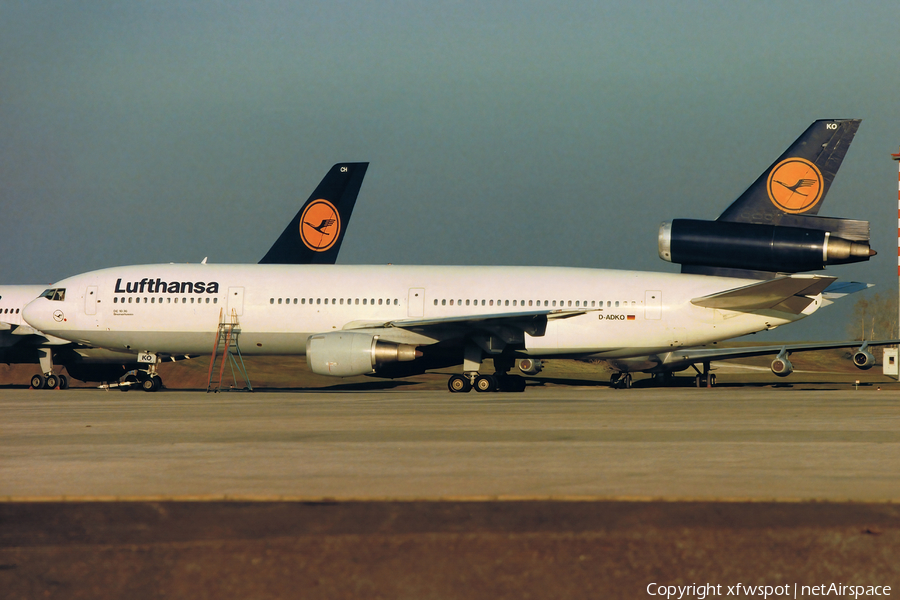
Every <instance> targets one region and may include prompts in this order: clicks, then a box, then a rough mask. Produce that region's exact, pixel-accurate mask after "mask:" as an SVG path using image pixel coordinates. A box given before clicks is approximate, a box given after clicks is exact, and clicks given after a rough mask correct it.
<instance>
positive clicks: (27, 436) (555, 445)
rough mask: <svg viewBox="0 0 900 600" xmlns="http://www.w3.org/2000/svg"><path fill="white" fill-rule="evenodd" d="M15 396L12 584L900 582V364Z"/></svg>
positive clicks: (551, 590)
mask: <svg viewBox="0 0 900 600" xmlns="http://www.w3.org/2000/svg"><path fill="white" fill-rule="evenodd" d="M0 411H2V415H3V417H2V419H0V500H6V501H5V502H2V501H0V590H3V592H2V593H0V596H2V597H4V598H9V599H10V600H14V599H20V598H21V599H31V598H50V599H57V598H58V599H61V600H62V599H65V600H77V599H80V598H86V599H87V598H90V599H92V600H107V599H108V600H114V599H119V598H131V599H134V600H142V599H144V598H146V599H148V600H149V599H157V598H163V597H170V598H216V599H217V600H221V599H231V598H234V599H239V598H240V599H243V598H293V597H302V598H449V599H456V598H459V599H460V600H462V599H465V600H481V599H484V600H488V599H490V600H497V599H502V598H510V599H512V598H591V599H594V598H613V599H615V598H622V599H633V598H644V597H646V598H650V597H659V596H660V595H663V596H665V595H666V594H667V593H673V594H675V595H673V596H672V597H677V595H678V594H679V593H682V597H683V598H696V599H700V598H706V597H713V596H720V595H732V596H734V597H739V598H750V597H757V596H761V595H763V593H764V592H765V593H767V594H768V596H767V597H796V598H811V597H817V596H820V595H822V593H821V591H822V589H824V588H817V587H816V586H821V585H825V586H829V585H843V584H852V585H855V586H862V589H863V590H864V593H869V594H871V593H877V594H879V595H881V596H884V595H887V594H894V595H896V592H897V590H898V589H900V562H898V561H897V556H898V553H900V507H898V504H896V502H897V501H898V500H900V427H898V426H900V394H898V390H897V387H896V385H892V386H884V389H883V390H882V391H878V390H877V389H876V388H874V387H863V388H860V389H859V390H858V391H857V390H854V389H853V388H852V387H849V386H847V385H845V384H835V385H819V386H815V387H807V386H806V385H802V386H795V387H793V388H772V387H768V386H766V387H745V388H738V387H736V388H716V389H712V390H706V389H703V390H697V389H693V388H687V389H685V388H682V389H633V390H610V389H608V388H606V387H605V386H598V387H589V388H588V387H583V388H562V387H561V388H550V387H541V388H529V389H528V390H527V391H526V392H525V393H522V394H475V393H470V394H467V395H451V394H449V393H448V392H445V391H377V392H368V391H367V392H361V391H342V392H321V391H315V392H313V391H295V392H290V393H283V392H260V393H253V394H249V393H225V394H206V393H202V392H172V391H164V392H160V393H156V394H146V393H143V392H136V391H133V392H129V393H121V392H118V391H112V392H102V391H95V390H89V389H79V390H69V391H67V392H60V391H30V390H9V389H7V390H2V391H0ZM770 500H774V501H770ZM693 584H696V585H697V586H704V585H708V586H711V587H710V588H705V587H703V588H697V587H695V588H692V591H688V592H684V590H682V591H681V592H679V591H678V588H677V586H679V585H680V586H686V585H687V586H690V585H693ZM740 585H744V586H752V587H750V588H739V587H738V586H740ZM755 586H769V588H758V587H755ZM673 589H674V590H675V591H674V592H672V590H673ZM708 589H714V590H716V592H715V593H710V592H709V591H708ZM701 590H702V591H701ZM732 591H735V592H736V593H733V594H732V593H731V592H732ZM886 592H887V594H886ZM842 595H843V596H846V594H842Z"/></svg>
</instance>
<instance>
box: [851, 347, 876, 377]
mask: <svg viewBox="0 0 900 600" xmlns="http://www.w3.org/2000/svg"><path fill="white" fill-rule="evenodd" d="M868 347H869V344H868V342H867V343H865V344H863V345H862V347H861V348H860V349H859V350H857V351H856V352H854V353H853V364H854V366H856V368H857V369H862V370H863V371H868V370H869V369H871V368H872V367H874V366H875V356H873V355H872V353H871V352H869V351H868Z"/></svg>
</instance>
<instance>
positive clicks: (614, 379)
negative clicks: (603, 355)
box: [609, 373, 622, 388]
mask: <svg viewBox="0 0 900 600" xmlns="http://www.w3.org/2000/svg"><path fill="white" fill-rule="evenodd" d="M621 375H622V374H621V373H613V374H612V375H610V376H609V387H611V388H615V387H617V386H616V384H617V383H619V377H621Z"/></svg>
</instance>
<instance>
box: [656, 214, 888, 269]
mask: <svg viewBox="0 0 900 600" xmlns="http://www.w3.org/2000/svg"><path fill="white" fill-rule="evenodd" d="M790 222H792V223H797V225H800V224H802V225H806V226H805V227H800V226H796V225H793V224H792V225H765V224H760V223H735V222H729V221H699V220H694V219H675V220H673V221H672V222H670V223H663V224H662V225H661V226H660V229H659V256H660V258H662V259H663V260H665V261H668V262H673V263H677V264H680V265H682V268H683V270H685V271H690V272H697V270H696V269H691V267H718V268H724V269H738V270H750V271H765V272H773V273H774V272H777V273H798V272H802V271H816V270H819V269H823V268H825V267H826V266H827V265H840V264H847V263H855V262H861V261H866V260H869V257H871V256H874V255H875V251H874V250H872V249H871V248H870V247H869V224H868V222H866V221H852V220H849V219H828V218H822V217H795V218H794V219H791V220H790Z"/></svg>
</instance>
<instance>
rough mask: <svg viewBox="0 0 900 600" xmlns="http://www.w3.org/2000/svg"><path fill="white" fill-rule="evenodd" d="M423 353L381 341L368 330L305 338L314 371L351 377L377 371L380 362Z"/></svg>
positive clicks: (407, 346)
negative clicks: (365, 331)
mask: <svg viewBox="0 0 900 600" xmlns="http://www.w3.org/2000/svg"><path fill="white" fill-rule="evenodd" d="M420 356H422V353H421V352H419V351H418V350H417V349H416V346H414V345H411V344H395V343H392V342H383V341H381V340H379V339H378V336H375V335H371V334H368V333H359V332H349V331H335V332H333V333H323V334H318V335H313V336H310V338H309V339H308V340H306V361H307V363H308V364H309V368H310V369H312V371H313V373H317V374H319V375H331V376H332V377H352V376H354V375H368V374H371V373H376V372H377V371H378V369H379V367H381V366H382V365H385V364H388V363H393V362H407V361H412V360H415V359H416V358H418V357H420Z"/></svg>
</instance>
